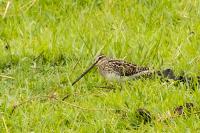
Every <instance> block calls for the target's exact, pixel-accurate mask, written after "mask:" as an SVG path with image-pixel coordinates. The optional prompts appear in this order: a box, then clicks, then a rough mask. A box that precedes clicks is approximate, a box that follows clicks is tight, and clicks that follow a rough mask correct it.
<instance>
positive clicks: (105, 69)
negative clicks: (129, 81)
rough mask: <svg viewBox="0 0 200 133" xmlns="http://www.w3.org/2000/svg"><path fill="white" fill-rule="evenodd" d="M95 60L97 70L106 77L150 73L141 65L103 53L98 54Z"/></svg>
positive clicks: (126, 76)
mask: <svg viewBox="0 0 200 133" xmlns="http://www.w3.org/2000/svg"><path fill="white" fill-rule="evenodd" d="M96 62H97V63H96V66H97V67H98V69H99V72H100V73H101V75H102V76H104V77H105V78H107V79H122V78H136V77H140V76H145V75H150V74H152V72H151V71H150V70H149V68H147V67H141V66H138V65H135V64H132V63H129V62H126V61H124V60H116V59H111V58H108V57H106V56H105V55H99V56H98V57H97V59H96Z"/></svg>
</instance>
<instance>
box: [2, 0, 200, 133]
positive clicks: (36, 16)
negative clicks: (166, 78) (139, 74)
mask: <svg viewBox="0 0 200 133" xmlns="http://www.w3.org/2000/svg"><path fill="white" fill-rule="evenodd" d="M0 13H1V16H0V25H1V28H0V29H1V30H0V50H1V52H0V72H1V78H0V121H1V122H0V123H1V124H0V131H2V132H60V131H61V132H194V131H199V130H200V128H199V125H200V121H199V115H198V114H197V113H196V114H195V113H192V114H191V115H187V116H180V117H175V118H170V119H167V120H165V121H159V120H158V118H159V116H160V115H161V116H162V117H165V116H166V117H167V116H168V115H169V111H171V110H172V111H173V109H174V108H175V107H177V106H180V105H184V104H185V103H187V102H188V103H193V104H194V106H195V107H196V108H198V107H199V106H200V104H199V103H200V98H199V97H200V91H199V89H198V86H195V87H193V88H191V87H190V86H188V85H186V84H183V83H178V84H174V83H173V82H161V81H160V80H159V78H154V79H139V80H132V81H127V82H123V83H109V82H107V81H106V80H105V79H103V78H102V77H101V76H100V75H99V74H98V72H97V70H96V69H93V70H92V71H91V72H90V73H88V74H87V75H86V76H85V77H84V78H83V79H81V80H80V81H79V82H78V83H77V84H75V85H74V86H72V85H71V83H72V82H73V81H74V79H76V78H77V77H78V76H79V75H80V74H81V73H82V72H83V71H84V70H85V69H86V68H87V67H88V66H89V65H90V64H91V63H92V62H93V61H94V59H95V56H96V54H97V53H99V52H102V53H104V54H105V55H107V56H111V57H114V58H119V59H125V60H127V61H129V62H132V63H135V64H138V65H142V66H148V67H150V68H152V69H156V70H162V69H165V68H171V69H173V70H174V71H175V73H176V74H177V75H178V74H181V73H183V72H184V73H185V74H186V75H188V76H196V75H199V74H200V72H199V68H200V63H199V61H200V56H199V55H200V45H199V44H200V37H199V36H200V21H199V18H200V2H199V1H197V0H189V1H187V0H182V1H180V0H174V1H169V0H162V1H160V0H148V1H146V0H59V1H58V0H33V1H31V0H29V1H28V0H18V1H10V4H9V2H8V1H7V0H2V1H0ZM5 76H9V77H5ZM110 84H112V85H113V87H112V88H108V87H107V88H103V86H109V85H110ZM66 95H67V96H66ZM65 96H66V98H65V99H64V100H62V99H63V97H65ZM138 108H144V109H147V110H148V111H149V112H150V113H151V114H152V116H153V117H154V118H153V119H152V121H151V122H150V123H144V122H140V120H138V118H137V117H136V113H135V112H136V110H137V109H138Z"/></svg>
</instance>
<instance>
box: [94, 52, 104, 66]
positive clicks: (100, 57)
mask: <svg viewBox="0 0 200 133" xmlns="http://www.w3.org/2000/svg"><path fill="white" fill-rule="evenodd" d="M106 59H107V57H106V56H105V55H104V54H100V55H98V56H97V57H96V59H95V63H96V64H97V65H98V64H101V62H104V61H105V60H106Z"/></svg>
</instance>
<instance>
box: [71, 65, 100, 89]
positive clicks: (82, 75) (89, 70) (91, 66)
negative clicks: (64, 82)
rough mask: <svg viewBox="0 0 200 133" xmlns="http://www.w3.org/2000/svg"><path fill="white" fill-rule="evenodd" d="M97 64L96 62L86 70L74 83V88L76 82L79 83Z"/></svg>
mask: <svg viewBox="0 0 200 133" xmlns="http://www.w3.org/2000/svg"><path fill="white" fill-rule="evenodd" d="M96 64H97V62H95V63H94V64H92V65H91V66H90V67H89V68H88V69H87V70H85V71H84V72H83V73H82V74H81V75H80V76H79V77H78V78H77V79H76V80H75V81H74V82H73V83H72V86H73V85H74V84H76V82H78V81H79V80H80V79H81V78H82V77H83V76H84V75H85V74H87V73H88V72H89V71H90V70H91V69H92V68H93V67H94V66H95V65H96Z"/></svg>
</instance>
